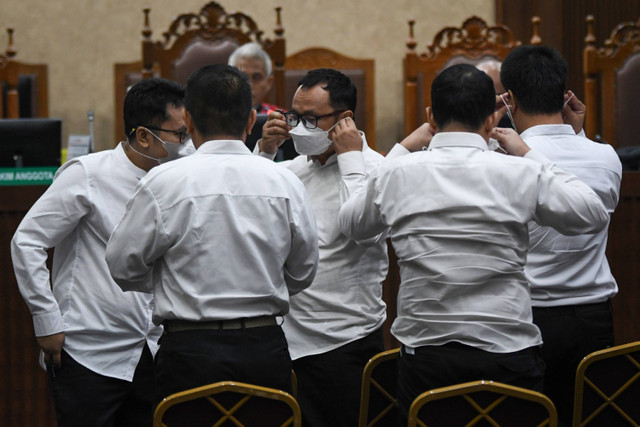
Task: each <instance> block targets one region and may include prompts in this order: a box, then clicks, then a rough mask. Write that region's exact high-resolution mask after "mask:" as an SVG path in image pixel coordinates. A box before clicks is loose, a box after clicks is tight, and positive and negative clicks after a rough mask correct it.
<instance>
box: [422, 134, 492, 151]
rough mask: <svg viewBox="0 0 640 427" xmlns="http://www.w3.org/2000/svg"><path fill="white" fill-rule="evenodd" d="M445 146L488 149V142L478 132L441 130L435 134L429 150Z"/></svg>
mask: <svg viewBox="0 0 640 427" xmlns="http://www.w3.org/2000/svg"><path fill="white" fill-rule="evenodd" d="M445 147H467V148H478V149H480V150H483V151H487V150H488V149H489V148H488V147H487V142H486V141H485V140H484V138H483V137H481V136H480V135H479V134H477V133H472V132H440V133H437V134H435V135H434V137H433V139H432V140H431V142H430V143H429V148H428V150H429V151H431V150H434V149H436V148H445Z"/></svg>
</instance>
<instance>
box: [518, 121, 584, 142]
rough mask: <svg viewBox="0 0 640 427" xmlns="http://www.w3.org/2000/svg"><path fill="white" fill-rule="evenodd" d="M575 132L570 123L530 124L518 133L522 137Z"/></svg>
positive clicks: (572, 133) (573, 133)
mask: <svg viewBox="0 0 640 427" xmlns="http://www.w3.org/2000/svg"><path fill="white" fill-rule="evenodd" d="M575 134H576V133H575V132H574V130H573V127H571V125H564V124H563V125H537V126H531V127H530V128H529V129H527V130H525V131H524V132H522V133H521V134H520V137H521V138H522V139H526V138H531V137H532V136H540V135H545V136H549V135H574V136H575Z"/></svg>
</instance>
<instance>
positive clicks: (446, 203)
mask: <svg viewBox="0 0 640 427" xmlns="http://www.w3.org/2000/svg"><path fill="white" fill-rule="evenodd" d="M394 150H395V149H394ZM395 151H396V152H397V151H398V150H395ZM405 152H406V150H405ZM347 154H348V153H347ZM390 154H391V153H390ZM526 157H527V158H520V157H514V156H506V155H503V154H498V153H495V152H493V151H488V150H487V144H486V142H485V140H484V139H483V138H482V137H481V136H479V135H477V134H473V133H457V132H447V133H438V134H436V135H435V137H434V138H433V140H432V141H431V143H430V145H429V149H428V151H420V152H417V153H412V154H408V155H404V156H401V157H399V158H390V159H387V160H385V161H384V162H383V163H382V165H381V166H380V168H379V169H377V170H375V171H374V172H373V173H372V174H371V176H370V178H369V179H368V180H365V179H363V178H362V177H363V176H364V174H363V173H361V174H360V175H361V178H362V179H360V181H359V182H360V184H361V186H360V187H359V188H358V189H357V190H356V192H355V194H353V195H352V197H351V198H350V199H349V200H348V201H347V202H346V203H345V204H344V205H343V207H342V209H341V211H340V216H339V219H340V226H341V229H342V231H343V232H344V233H345V234H347V235H349V236H353V237H354V238H356V239H362V238H369V237H371V236H372V235H375V234H377V233H380V232H381V231H382V230H385V229H388V228H389V229H390V235H391V239H392V243H393V246H394V248H395V250H396V253H397V255H398V257H399V265H400V273H401V285H400V291H399V295H398V317H397V319H396V320H395V321H394V323H393V326H392V333H393V335H394V336H395V337H396V338H397V339H398V340H399V341H400V342H402V343H403V344H404V345H405V346H408V347H409V348H411V347H419V346H424V345H442V344H446V343H448V342H452V341H457V342H460V343H462V344H466V345H469V346H474V347H477V348H480V349H482V350H485V351H490V352H495V353H510V352H515V351H518V350H522V349H524V348H528V347H531V346H536V345H539V344H541V342H542V340H541V337H540V332H539V330H538V328H537V327H536V326H535V325H534V324H533V323H532V314H531V301H530V295H529V286H528V283H527V281H526V278H525V277H524V272H523V268H524V262H525V257H526V254H527V249H528V246H529V245H528V238H529V236H528V232H527V223H528V222H529V221H530V220H536V221H538V222H539V223H541V224H545V225H550V226H554V227H557V228H558V229H559V230H561V231H562V232H564V233H571V234H577V233H583V232H595V231H598V230H600V229H601V228H602V227H604V226H605V225H606V222H607V218H608V215H607V212H606V210H605V208H604V206H603V205H602V202H601V201H600V199H599V197H598V196H597V195H596V194H595V193H594V192H593V191H591V189H589V187H587V186H586V185H585V184H583V183H582V182H580V181H579V180H577V179H576V178H575V177H573V176H572V175H570V174H567V173H564V172H562V171H560V170H559V169H558V168H555V167H553V166H552V165H551V164H550V162H549V161H548V160H547V159H546V158H544V157H543V156H542V155H540V154H538V153H536V152H535V151H534V150H531V151H530V152H529V153H528V154H527V156H526ZM534 160H537V161H534Z"/></svg>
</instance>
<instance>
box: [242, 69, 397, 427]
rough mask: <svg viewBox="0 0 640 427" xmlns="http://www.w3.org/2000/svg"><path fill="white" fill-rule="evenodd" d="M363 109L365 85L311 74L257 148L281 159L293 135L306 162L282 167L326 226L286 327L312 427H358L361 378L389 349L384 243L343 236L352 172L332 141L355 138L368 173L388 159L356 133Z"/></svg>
mask: <svg viewBox="0 0 640 427" xmlns="http://www.w3.org/2000/svg"><path fill="white" fill-rule="evenodd" d="M355 108H356V87H355V86H354V84H353V82H351V80H350V79H349V78H348V77H347V76H345V75H344V74H342V73H340V72H339V71H336V70H332V69H318V70H313V71H310V72H309V73H308V74H307V75H306V76H304V77H303V78H302V80H300V83H299V87H298V90H297V91H296V94H295V95H294V98H293V104H292V109H291V110H290V111H288V112H286V113H284V114H281V113H279V112H275V113H272V114H271V116H270V120H269V121H268V122H267V123H266V124H265V126H264V128H263V138H262V140H261V141H259V143H258V145H259V149H260V151H261V153H260V154H261V155H262V156H265V157H268V158H273V156H274V155H275V152H276V150H277V148H278V145H279V144H280V143H282V141H284V140H285V139H287V138H290V137H293V143H294V145H295V147H296V151H298V153H300V156H298V157H296V158H295V159H294V160H292V161H289V162H283V163H280V164H281V165H284V166H286V167H288V168H289V169H290V170H292V171H293V172H294V173H295V174H296V175H297V176H298V178H300V180H302V182H303V184H304V185H305V188H306V189H307V192H308V193H309V198H310V199H311V204H312V206H313V212H314V214H315V217H316V221H317V225H318V240H319V246H320V264H319V266H318V273H317V274H316V278H315V279H314V281H313V284H312V285H311V286H310V287H309V288H308V289H306V290H304V291H302V292H300V293H299V294H297V295H295V296H294V297H292V298H291V311H290V313H289V315H287V317H286V318H285V323H284V325H283V327H284V331H285V334H286V336H287V341H288V342H289V352H290V353H291V358H292V359H293V368H294V371H295V373H296V376H297V379H298V401H299V403H300V407H301V409H302V417H303V419H304V424H305V425H307V426H354V425H357V423H358V411H359V405H360V389H361V383H362V371H363V369H364V366H365V364H366V363H367V361H368V360H369V359H370V358H371V357H372V356H374V355H375V354H376V353H379V352H380V351H382V350H383V349H384V346H383V342H382V331H381V327H382V324H383V322H384V320H385V318H386V312H385V310H386V305H385V303H384V302H383V301H382V281H383V280H384V278H385V277H386V275H387V267H388V259H387V247H386V243H385V239H384V238H378V239H377V240H375V241H374V242H373V244H372V245H369V246H364V245H362V246H361V245H359V244H357V243H356V242H354V241H353V240H351V239H349V238H348V237H347V236H345V235H344V234H342V233H341V232H340V230H339V228H338V212H339V210H340V205H341V203H342V201H344V200H346V199H347V198H348V193H347V192H346V190H347V187H346V185H345V184H344V183H343V182H342V180H343V176H345V175H348V174H349V171H350V168H351V165H350V163H349V162H348V161H345V160H341V159H339V158H338V156H337V155H336V153H335V149H334V146H333V144H332V140H335V139H350V140H352V141H353V143H354V144H355V145H357V146H358V147H359V148H358V150H359V153H360V155H361V156H362V158H361V161H362V162H363V164H364V167H365V169H367V170H371V169H373V168H375V167H376V166H377V165H378V164H379V163H380V161H381V160H382V156H381V155H380V154H378V153H376V152H375V151H374V150H372V149H371V148H369V147H368V146H367V142H366V139H365V135H364V133H363V132H361V131H359V130H358V129H357V128H356V126H355V124H354V122H353V113H354V111H355ZM338 123H340V126H339V127H338ZM255 151H257V149H256V150H254V152H255ZM358 165H360V163H358ZM376 237H381V236H376Z"/></svg>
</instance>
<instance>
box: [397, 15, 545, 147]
mask: <svg viewBox="0 0 640 427" xmlns="http://www.w3.org/2000/svg"><path fill="white" fill-rule="evenodd" d="M532 22H533V35H532V36H531V40H530V43H531V44H540V43H541V39H540V36H539V26H540V18H538V17H533V18H532ZM414 24H415V21H414V20H410V21H409V39H408V40H407V42H406V46H407V54H406V55H405V58H404V102H405V116H404V129H405V134H406V135H409V134H410V133H411V132H413V131H414V130H415V129H416V128H417V127H418V126H420V125H421V124H422V123H424V122H425V120H426V115H425V108H426V107H428V106H429V105H431V83H432V82H433V80H434V79H435V78H436V76H437V75H438V74H439V73H440V71H442V70H443V69H445V68H447V67H449V66H451V65H455V64H460V63H468V64H473V65H476V64H478V63H480V62H483V61H485V60H489V59H496V60H499V61H502V60H503V59H504V58H505V57H506V56H507V55H508V54H509V52H510V51H511V50H512V49H513V48H515V47H517V46H519V45H520V44H521V42H520V41H518V40H516V38H515V35H514V34H513V32H512V31H511V30H510V29H509V28H508V27H506V26H504V25H495V26H490V25H487V23H486V22H485V21H484V20H483V19H482V18H479V17H477V16H472V17H470V18H468V19H467V20H465V21H464V22H463V23H462V26H460V27H445V28H443V29H442V30H440V31H439V32H438V33H437V34H436V36H435V37H434V38H433V41H432V42H431V44H429V45H428V46H427V48H426V50H425V51H424V52H422V53H418V52H417V51H416V45H417V43H416V40H415V36H414V29H413V27H414Z"/></svg>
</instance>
